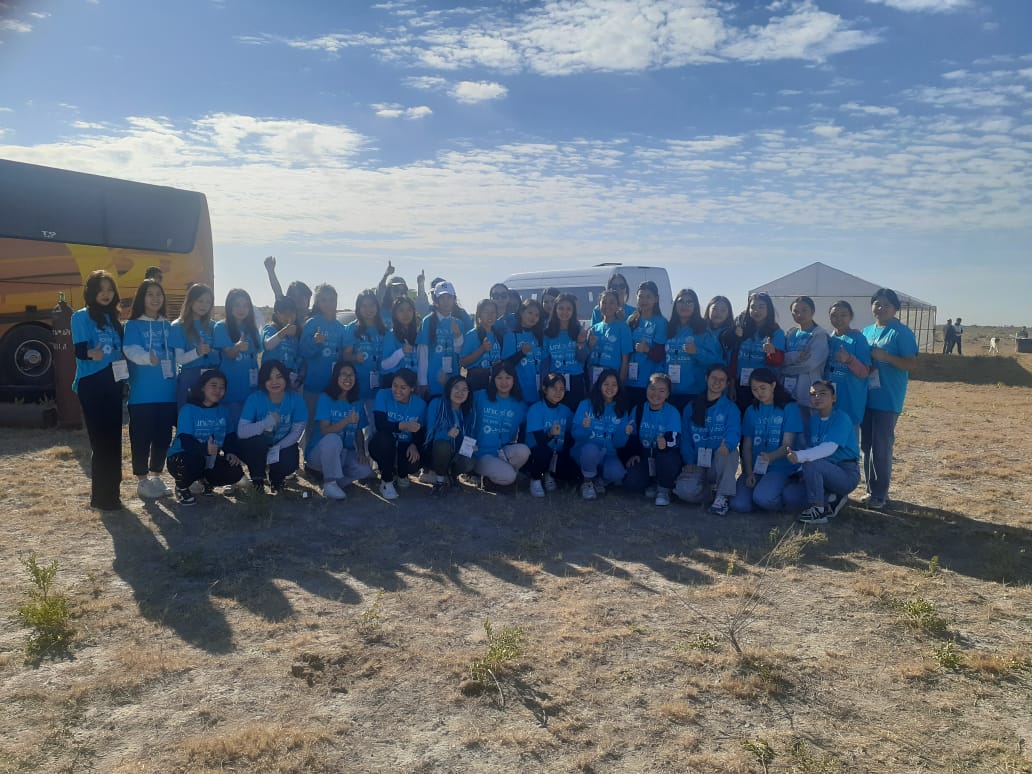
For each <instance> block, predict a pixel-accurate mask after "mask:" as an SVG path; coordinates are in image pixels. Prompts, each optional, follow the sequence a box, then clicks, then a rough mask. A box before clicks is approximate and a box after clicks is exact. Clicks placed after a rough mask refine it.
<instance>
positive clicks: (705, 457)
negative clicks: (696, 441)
mask: <svg viewBox="0 0 1032 774" xmlns="http://www.w3.org/2000/svg"><path fill="white" fill-rule="evenodd" d="M698 462H699V467H700V468H708V467H710V466H711V465H712V464H713V449H708V448H705V447H704V448H700V449H699V459H698Z"/></svg>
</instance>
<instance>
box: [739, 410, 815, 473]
mask: <svg viewBox="0 0 1032 774" xmlns="http://www.w3.org/2000/svg"><path fill="white" fill-rule="evenodd" d="M785 433H795V434H796V437H797V438H798V439H799V440H801V441H803V442H805V439H804V438H803V437H802V433H803V420H802V417H801V416H800V415H799V406H798V405H797V404H796V403H788V404H786V405H785V407H784V408H778V407H777V406H775V405H774V404H773V403H771V404H769V405H764V404H762V403H761V404H760V407H759V408H756V406H754V405H753V404H749V407H748V408H747V409H746V410H745V416H744V417H743V419H742V438H752V442H753V446H752V454H753V469H754V470H755V468H756V460H757V459H759V457H760V455H761V454H763V453H764V452H772V451H774V450H776V449H777V448H778V447H780V446H784V443H785V442H784V437H785ZM793 445H795V446H796V448H798V446H799V445H800V444H799V443H798V441H796V440H793ZM796 469H798V466H797V465H793V464H792V463H791V462H789V460H788V458H787V457H780V458H778V459H776V460H774V461H773V462H771V463H770V464H769V465H768V466H767V470H769V471H775V470H778V471H783V472H792V471H793V470H796Z"/></svg>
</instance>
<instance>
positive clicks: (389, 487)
mask: <svg viewBox="0 0 1032 774" xmlns="http://www.w3.org/2000/svg"><path fill="white" fill-rule="evenodd" d="M380 494H381V495H382V496H383V499H385V500H397V499H398V490H397V489H395V488H394V482H393V481H381V482H380Z"/></svg>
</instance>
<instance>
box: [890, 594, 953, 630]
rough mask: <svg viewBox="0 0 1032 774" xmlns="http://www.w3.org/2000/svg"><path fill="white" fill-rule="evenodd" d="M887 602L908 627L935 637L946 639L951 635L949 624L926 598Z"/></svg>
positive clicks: (892, 599) (893, 598) (891, 598)
mask: <svg viewBox="0 0 1032 774" xmlns="http://www.w3.org/2000/svg"><path fill="white" fill-rule="evenodd" d="M886 602H887V603H888V605H889V606H890V607H892V608H894V609H895V610H897V611H899V613H900V615H902V616H903V620H904V622H905V623H906V624H907V625H908V626H912V627H913V628H915V629H920V630H921V631H923V632H924V633H925V634H930V635H932V636H933V637H945V636H946V635H947V634H949V622H948V621H947V620H946V619H945V618H944V617H943V616H942V615H941V614H940V613H939V609H938V608H937V607H936V606H935V604H934V603H933V602H929V601H928V600H927V599H925V598H924V597H914V598H913V599H905V600H904V599H897V598H895V597H887V598H886Z"/></svg>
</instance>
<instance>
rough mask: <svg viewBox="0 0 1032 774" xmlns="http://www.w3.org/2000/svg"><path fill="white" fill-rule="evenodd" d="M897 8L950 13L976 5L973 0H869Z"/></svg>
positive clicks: (900, 9)
mask: <svg viewBox="0 0 1032 774" xmlns="http://www.w3.org/2000/svg"><path fill="white" fill-rule="evenodd" d="M867 2H869V3H879V4H881V5H887V6H889V7H890V8H895V9H896V10H897V11H927V12H930V13H948V12H950V11H959V10H961V9H963V8H971V7H973V6H974V3H973V2H972V0H867Z"/></svg>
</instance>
